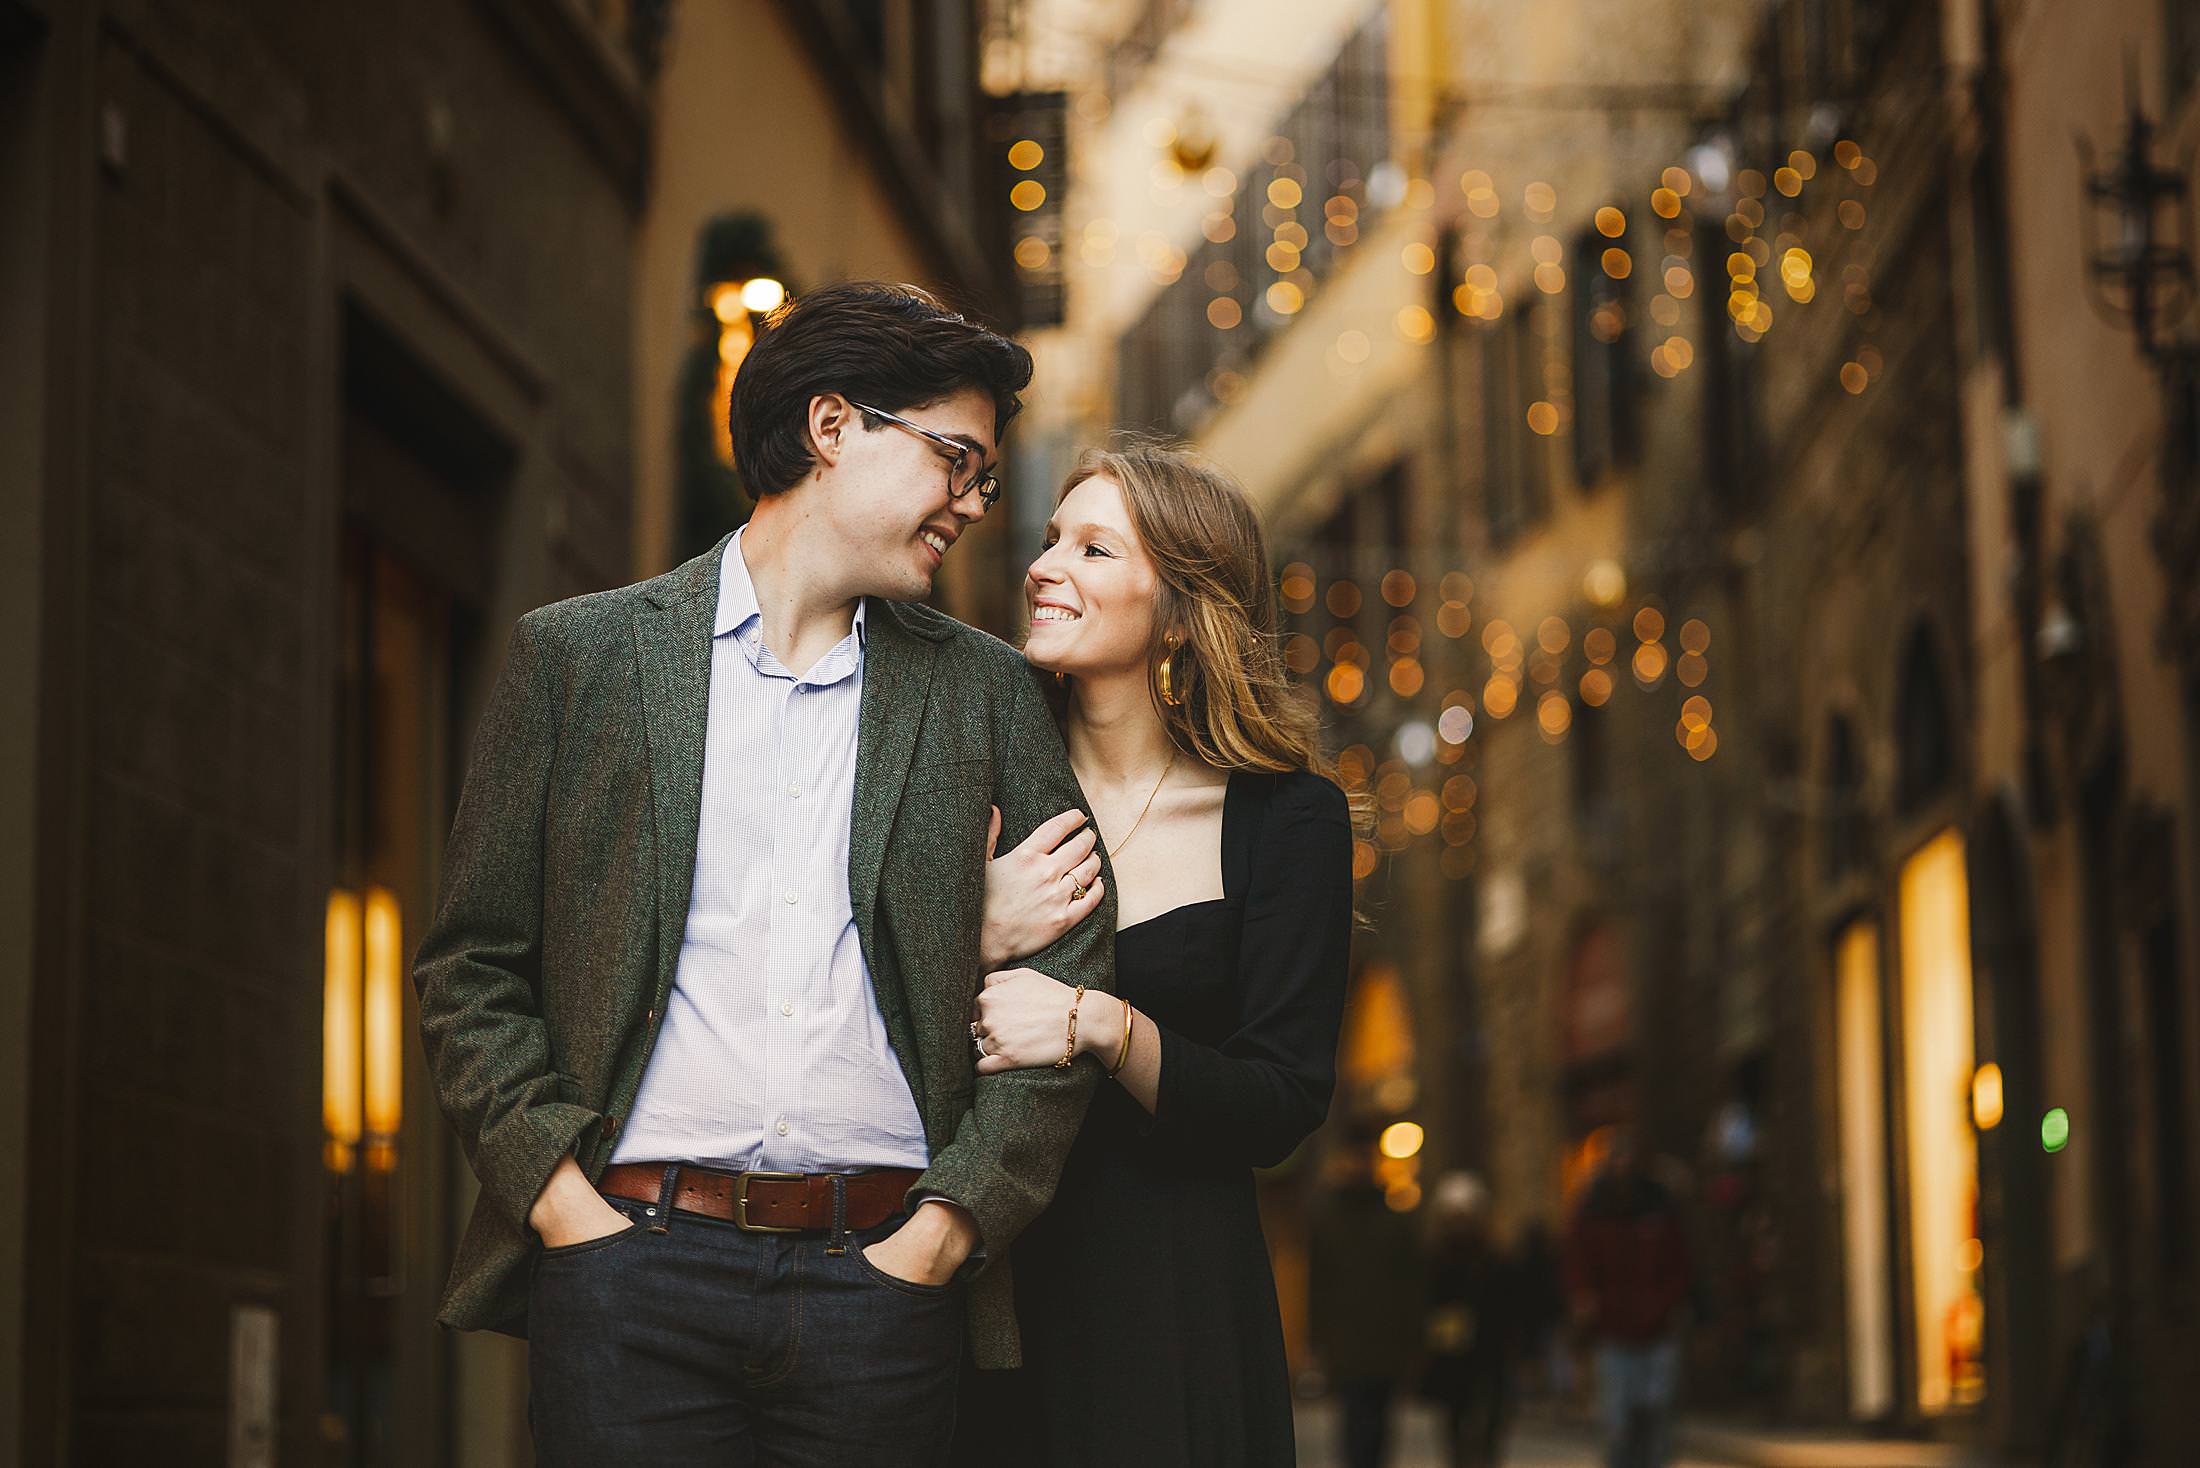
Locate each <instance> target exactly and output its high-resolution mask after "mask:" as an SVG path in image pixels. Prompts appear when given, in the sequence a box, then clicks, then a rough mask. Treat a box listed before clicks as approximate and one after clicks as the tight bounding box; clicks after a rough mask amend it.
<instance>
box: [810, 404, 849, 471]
mask: <svg viewBox="0 0 2200 1468" xmlns="http://www.w3.org/2000/svg"><path fill="white" fill-rule="evenodd" d="M855 427H856V410H855V409H854V408H852V407H850V406H849V404H848V400H847V399H846V398H844V397H842V396H841V395H840V394H839V393H836V392H828V393H819V394H818V395H817V396H816V397H814V398H812V399H810V417H809V430H810V453H811V455H812V457H814V458H815V459H816V460H817V466H818V467H819V468H820V469H825V468H830V467H832V466H834V465H836V464H838V463H839V462H840V455H841V449H842V440H843V439H845V438H846V437H847V435H848V434H850V433H853V432H854V431H855Z"/></svg>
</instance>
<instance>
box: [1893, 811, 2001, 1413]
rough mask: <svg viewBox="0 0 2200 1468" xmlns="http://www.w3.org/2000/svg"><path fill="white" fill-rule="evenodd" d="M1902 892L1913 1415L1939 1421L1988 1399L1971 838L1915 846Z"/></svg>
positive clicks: (1947, 837) (1947, 834)
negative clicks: (1967, 842)
mask: <svg viewBox="0 0 2200 1468" xmlns="http://www.w3.org/2000/svg"><path fill="white" fill-rule="evenodd" d="M1900 891H1901V903H1902V910H1901V922H1902V929H1901V958H1902V1034H1903V1044H1902V1051H1903V1054H1902V1061H1903V1080H1904V1086H1905V1095H1904V1113H1905V1115H1904V1135H1905V1137H1906V1139H1907V1141H1908V1144H1909V1212H1910V1219H1909V1222H1910V1275H1911V1293H1912V1303H1913V1312H1912V1313H1913V1317H1914V1320H1915V1329H1916V1357H1917V1359H1916V1373H1917V1405H1918V1408H1919V1409H1920V1410H1921V1411H1924V1412H1928V1413H1932V1412H1945V1411H1947V1410H1949V1409H1951V1408H1955V1407H1965V1406H1969V1405H1972V1404H1974V1403H1976V1402H1978V1401H1979V1400H1980V1399H1981V1398H1983V1397H1984V1396H1985V1392H1986V1373H1985V1362H1984V1359H1983V1355H1982V1352H1981V1349H1980V1348H1981V1342H1982V1340H1983V1338H1984V1324H1985V1304H1984V1301H1983V1299H1982V1297H1981V1295H1980V1292H1979V1270H1980V1268H1981V1266H1982V1265H1983V1263H1984V1249H1983V1247H1982V1246H1981V1244H1980V1242H1979V1236H1978V1137H1977V1133H1976V1132H1975V1131H1974V1130H1973V1129H1972V1115H1971V1110H1972V1095H1971V1092H1972V1078H1973V1065H1974V1057H1973V1054H1972V1029H1971V1024H1972V1018H1971V913H1970V906H1971V904H1970V888H1969V882H1968V878H1967V875H1966V872H1965V868H1964V845H1963V837H1962V836H1961V835H1960V834H1959V833H1957V832H1955V831H1953V830H1950V831H1943V832H1942V833H1941V834H1940V835H1938V836H1936V837H1934V838H1933V839H1932V840H1931V841H1928V842H1927V843H1926V844H1925V845H1924V846H1923V847H1921V848H1919V850H1918V851H1917V852H1916V853H1915V854H1914V855H1913V856H1911V857H1910V859H1909V860H1908V861H1906V862H1904V863H1903V866H1902V877H1901V889H1900Z"/></svg>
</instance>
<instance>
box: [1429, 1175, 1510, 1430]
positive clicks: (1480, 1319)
mask: <svg viewBox="0 0 2200 1468" xmlns="http://www.w3.org/2000/svg"><path fill="white" fill-rule="evenodd" d="M1428 1215H1429V1244H1428V1247H1429V1256H1428V1299H1429V1308H1428V1330H1427V1341H1426V1345H1427V1350H1428V1365H1427V1368H1426V1369H1425V1370H1424V1371H1423V1373H1422V1377H1421V1390H1422V1395H1424V1396H1426V1397H1428V1398H1429V1399H1430V1400H1431V1401H1433V1402H1435V1403H1437V1404H1438V1405H1439V1406H1441V1407H1442V1408H1443V1409H1444V1424H1445V1443H1446V1445H1447V1447H1448V1448H1449V1450H1450V1454H1451V1464H1452V1468H1494V1465H1496V1464H1497V1463H1500V1462H1502V1461H1503V1460H1504V1456H1505V1452H1504V1444H1505V1428H1506V1425H1507V1421H1508V1419H1509V1417H1510V1415H1511V1410H1512V1391H1511V1386H1510V1379H1511V1369H1512V1362H1513V1357H1514V1353H1515V1351H1516V1350H1517V1349H1518V1347H1519V1344H1520V1341H1521V1323H1522V1322H1521V1309H1520V1307H1521V1290H1520V1277H1519V1273H1518V1271H1517V1269H1516V1267H1515V1265H1514V1263H1513V1261H1512V1260H1511V1259H1510V1258H1508V1257H1507V1256H1506V1254H1505V1253H1504V1251H1503V1250H1502V1249H1501V1248H1500V1247H1499V1246H1498V1242H1497V1239H1496V1236H1495V1235H1494V1233H1493V1232H1492V1230H1491V1225H1490V1217H1489V1192H1488V1189H1486V1188H1485V1187H1484V1186H1483V1185H1482V1180H1481V1179H1480V1178H1478V1177H1476V1176H1475V1175H1474V1174H1472V1173H1468V1172H1454V1173H1447V1174H1445V1175H1444V1176H1443V1177H1442V1178H1439V1179H1438V1180H1437V1183H1436V1187H1435V1188H1434V1190H1433V1191H1432V1192H1431V1193H1430V1195H1429V1207H1428Z"/></svg>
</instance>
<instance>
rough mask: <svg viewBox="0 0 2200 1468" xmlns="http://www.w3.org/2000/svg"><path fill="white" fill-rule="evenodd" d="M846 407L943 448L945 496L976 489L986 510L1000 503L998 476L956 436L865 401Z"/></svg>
mask: <svg viewBox="0 0 2200 1468" xmlns="http://www.w3.org/2000/svg"><path fill="white" fill-rule="evenodd" d="M848 406H849V407H851V408H854V409H856V410H857V411H858V412H863V413H869V414H870V415H871V416H872V417H874V418H884V419H885V420H886V421H887V422H889V423H891V424H893V425H894V426H895V427H896V428H906V429H908V430H909V431H910V432H911V433H914V434H915V435H917V437H919V438H924V439H930V440H931V441H932V442H933V443H935V444H937V445H938V446H939V447H940V448H941V449H943V450H946V453H945V454H943V455H942V457H944V458H946V459H947V461H948V464H949V465H950V466H951V467H950V469H949V471H948V479H947V487H948V498H950V499H958V500H959V499H961V498H962V497H963V496H964V495H966V494H968V493H970V492H971V491H972V490H976V491H977V492H978V503H979V504H981V505H983V506H985V507H986V508H987V509H989V510H990V509H992V508H993V507H994V506H995V505H997V504H999V503H1000V502H1001V480H1000V476H999V475H996V474H988V473H986V472H985V455H984V454H982V453H980V452H979V451H978V450H977V449H974V448H972V447H971V446H970V445H969V444H966V443H964V442H963V441H962V440H961V439H959V438H949V437H948V436H947V435H946V434H944V433H940V432H938V431H937V430H935V429H930V428H927V427H925V426H924V425H923V424H922V423H911V422H910V421H909V420H908V419H907V418H904V417H902V416H901V415H900V414H898V413H889V412H887V411H886V410H885V409H884V408H874V407H872V406H871V405H870V404H869V403H859V402H857V401H856V400H855V399H854V398H850V399H848Z"/></svg>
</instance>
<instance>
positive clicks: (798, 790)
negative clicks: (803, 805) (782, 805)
mask: <svg viewBox="0 0 2200 1468" xmlns="http://www.w3.org/2000/svg"><path fill="white" fill-rule="evenodd" d="M787 798H788V799H789V800H800V799H801V798H802V787H801V786H800V785H789V786H788V787H787Z"/></svg>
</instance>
